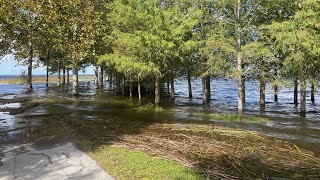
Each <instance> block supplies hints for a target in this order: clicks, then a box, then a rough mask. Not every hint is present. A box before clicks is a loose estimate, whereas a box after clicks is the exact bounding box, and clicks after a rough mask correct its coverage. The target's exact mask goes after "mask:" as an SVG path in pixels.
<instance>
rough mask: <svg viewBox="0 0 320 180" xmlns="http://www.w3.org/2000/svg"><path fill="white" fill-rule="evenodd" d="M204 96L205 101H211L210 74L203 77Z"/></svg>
mask: <svg viewBox="0 0 320 180" xmlns="http://www.w3.org/2000/svg"><path fill="white" fill-rule="evenodd" d="M202 96H203V102H204V103H208V102H210V96H211V94H210V76H205V77H203V78H202Z"/></svg>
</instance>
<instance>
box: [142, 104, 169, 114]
mask: <svg viewBox="0 0 320 180" xmlns="http://www.w3.org/2000/svg"><path fill="white" fill-rule="evenodd" d="M138 111H139V112H157V113H160V112H164V109H163V108H162V107H160V106H154V105H153V104H147V105H143V106H139V107H138Z"/></svg>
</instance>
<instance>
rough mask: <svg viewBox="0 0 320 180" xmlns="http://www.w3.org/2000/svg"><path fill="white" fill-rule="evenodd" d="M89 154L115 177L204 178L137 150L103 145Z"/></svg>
mask: <svg viewBox="0 0 320 180" xmlns="http://www.w3.org/2000/svg"><path fill="white" fill-rule="evenodd" d="M90 154H91V155H92V156H93V157H94V158H95V159H97V160H99V163H100V165H101V166H102V167H104V168H105V169H106V170H107V171H108V172H109V173H111V174H112V175H113V176H115V177H116V178H117V179H124V180H126V179H204V177H203V176H201V175H200V174H199V173H197V172H195V171H193V170H192V169H191V168H188V167H186V166H183V165H181V164H178V163H176V162H173V161H169V160H166V159H164V158H161V157H153V156H150V155H149V154H147V153H145V152H143V151H139V150H131V149H127V148H124V147H118V146H114V145H112V146H107V145H104V146H101V147H99V148H98V149H97V150H95V151H93V152H90Z"/></svg>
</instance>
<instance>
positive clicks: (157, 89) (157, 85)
mask: <svg viewBox="0 0 320 180" xmlns="http://www.w3.org/2000/svg"><path fill="white" fill-rule="evenodd" d="M154 94H155V98H154V99H155V100H154V104H155V105H156V106H159V105H160V78H159V75H156V78H155V91H154Z"/></svg>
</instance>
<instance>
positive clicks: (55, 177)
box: [0, 136, 113, 180]
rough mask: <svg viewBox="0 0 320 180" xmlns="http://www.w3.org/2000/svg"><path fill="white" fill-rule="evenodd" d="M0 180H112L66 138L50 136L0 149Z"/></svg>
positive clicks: (7, 145)
mask: <svg viewBox="0 0 320 180" xmlns="http://www.w3.org/2000/svg"><path fill="white" fill-rule="evenodd" d="M0 160H1V161H0V179H1V180H11V179H28V180H29V179H30V180H35V179H45V180H50V179H52V180H64V179H77V180H78V179H94V180H95V179H97V180H111V179H113V178H112V177H111V176H110V175H108V174H107V173H106V172H105V171H104V170H102V169H101V167H100V166H99V165H97V163H96V161H94V160H93V159H92V158H91V157H89V156H88V155H87V154H86V153H84V152H83V151H81V150H79V149H78V148H77V147H76V146H75V145H74V144H73V143H72V142H71V140H70V139H69V138H67V137H63V136H52V137H49V138H48V137H46V138H44V139H40V140H38V141H36V142H32V143H22V144H20V143H19V145H14V144H6V145H5V146H3V147H0Z"/></svg>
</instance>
